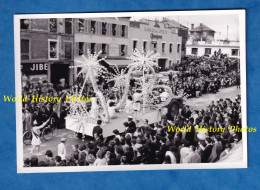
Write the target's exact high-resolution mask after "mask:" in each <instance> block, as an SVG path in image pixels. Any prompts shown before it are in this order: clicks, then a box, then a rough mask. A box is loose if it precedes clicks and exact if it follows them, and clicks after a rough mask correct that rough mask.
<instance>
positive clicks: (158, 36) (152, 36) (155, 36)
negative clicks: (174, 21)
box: [150, 33, 162, 39]
mask: <svg viewBox="0 0 260 190" xmlns="http://www.w3.org/2000/svg"><path fill="white" fill-rule="evenodd" d="M150 37H151V38H152V39H153V38H156V39H162V36H160V35H155V34H153V33H151V34H150Z"/></svg>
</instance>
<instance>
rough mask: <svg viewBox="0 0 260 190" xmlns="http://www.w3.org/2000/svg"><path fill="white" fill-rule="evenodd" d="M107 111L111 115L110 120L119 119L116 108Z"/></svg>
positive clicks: (109, 108)
mask: <svg viewBox="0 0 260 190" xmlns="http://www.w3.org/2000/svg"><path fill="white" fill-rule="evenodd" d="M107 110H108V114H109V117H110V119H115V118H117V115H116V109H115V106H112V107H108V108H107Z"/></svg>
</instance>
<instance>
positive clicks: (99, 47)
mask: <svg viewBox="0 0 260 190" xmlns="http://www.w3.org/2000/svg"><path fill="white" fill-rule="evenodd" d="M74 23H75V25H74V31H75V34H74V41H75V43H74V48H75V53H74V59H75V60H76V59H81V55H83V54H87V51H90V53H91V54H93V53H95V52H96V53H98V52H101V54H100V58H101V57H105V58H106V59H105V62H106V64H108V66H114V65H117V66H119V67H120V66H127V64H129V63H130V62H129V61H130V60H127V59H126V58H127V57H128V56H129V54H128V53H129V52H128V46H129V40H128V29H129V18H127V17H126V18H122V17H121V18H115V17H111V18H77V19H74ZM75 64H77V62H76V61H75ZM78 72H79V70H75V71H74V75H76V74H77V73H78Z"/></svg>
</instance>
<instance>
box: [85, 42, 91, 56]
mask: <svg viewBox="0 0 260 190" xmlns="http://www.w3.org/2000/svg"><path fill="white" fill-rule="evenodd" d="M88 50H90V43H85V55H87V52H88Z"/></svg>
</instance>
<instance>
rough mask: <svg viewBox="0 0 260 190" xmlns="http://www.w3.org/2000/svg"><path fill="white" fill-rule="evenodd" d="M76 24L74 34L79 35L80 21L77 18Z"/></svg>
mask: <svg viewBox="0 0 260 190" xmlns="http://www.w3.org/2000/svg"><path fill="white" fill-rule="evenodd" d="M74 21H75V22H74V23H75V26H74V32H75V33H78V31H79V24H78V23H79V19H77V18H75V20H74Z"/></svg>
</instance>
